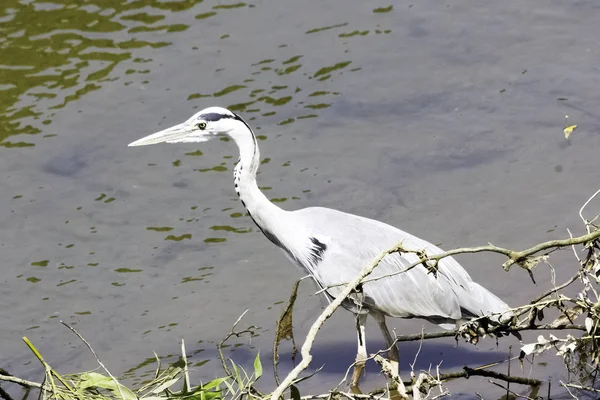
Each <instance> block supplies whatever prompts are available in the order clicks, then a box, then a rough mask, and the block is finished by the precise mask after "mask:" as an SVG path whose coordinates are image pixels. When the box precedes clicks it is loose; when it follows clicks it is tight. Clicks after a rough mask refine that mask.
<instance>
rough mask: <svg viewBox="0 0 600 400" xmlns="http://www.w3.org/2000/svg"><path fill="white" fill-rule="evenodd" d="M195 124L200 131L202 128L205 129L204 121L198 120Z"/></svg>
mask: <svg viewBox="0 0 600 400" xmlns="http://www.w3.org/2000/svg"><path fill="white" fill-rule="evenodd" d="M196 126H197V127H198V129H200V130H201V131H203V130H204V129H206V122H200V123H199V124H198V125H196Z"/></svg>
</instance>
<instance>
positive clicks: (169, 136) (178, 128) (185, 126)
mask: <svg viewBox="0 0 600 400" xmlns="http://www.w3.org/2000/svg"><path fill="white" fill-rule="evenodd" d="M239 124H243V125H245V123H244V121H242V119H241V118H240V117H238V116H237V115H235V114H234V113H232V112H231V111H229V110H228V109H226V108H222V107H209V108H205V109H204V110H202V111H200V112H198V113H196V114H194V115H193V116H192V117H191V118H190V119H188V120H187V121H185V122H183V123H181V124H179V125H175V126H172V127H170V128H167V129H163V130H162V131H160V132H156V133H153V134H152V135H149V136H146V137H143V138H141V139H138V140H136V141H135V142H132V143H129V146H145V145H148V144H156V143H163V142H164V143H182V142H187V143H189V142H205V141H207V140H209V139H211V138H213V137H215V136H219V135H227V134H228V133H229V132H231V131H232V130H233V129H235V128H236V127H239Z"/></svg>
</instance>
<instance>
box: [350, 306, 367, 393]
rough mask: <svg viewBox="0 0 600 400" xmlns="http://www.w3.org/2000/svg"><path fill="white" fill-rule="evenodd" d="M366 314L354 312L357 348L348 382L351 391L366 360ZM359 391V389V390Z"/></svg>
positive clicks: (356, 384) (355, 385)
mask: <svg viewBox="0 0 600 400" xmlns="http://www.w3.org/2000/svg"><path fill="white" fill-rule="evenodd" d="M367 315H368V314H366V313H365V314H356V333H357V336H358V350H357V351H356V362H355V363H354V371H353V372H352V382H351V384H350V386H351V388H352V390H353V391H355V390H356V389H358V381H359V379H360V376H361V375H362V373H363V371H364V370H365V363H366V362H367V343H366V341H365V326H366V324H367ZM359 392H360V390H359Z"/></svg>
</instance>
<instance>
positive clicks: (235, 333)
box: [217, 309, 256, 376]
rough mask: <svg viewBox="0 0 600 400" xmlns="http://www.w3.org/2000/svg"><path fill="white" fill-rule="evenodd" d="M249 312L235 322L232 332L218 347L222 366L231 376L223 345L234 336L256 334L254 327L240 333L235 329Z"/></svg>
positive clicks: (245, 312)
mask: <svg viewBox="0 0 600 400" xmlns="http://www.w3.org/2000/svg"><path fill="white" fill-rule="evenodd" d="M248 311H250V310H249V309H248V310H246V311H244V312H243V313H242V315H240V316H239V317H238V319H237V320H236V321H235V323H234V324H233V326H232V327H231V331H229V333H228V334H227V336H225V338H224V339H223V340H221V342H220V343H219V344H218V345H217V350H218V352H219V359H220V360H221V364H222V365H223V370H224V371H225V373H226V374H227V375H229V376H233V372H232V371H231V370H230V369H229V367H227V362H226V361H225V355H224V354H223V345H224V344H225V342H226V341H228V340H229V339H230V338H231V337H232V336H235V337H240V336H241V335H243V334H246V333H249V334H251V335H252V334H254V331H253V330H252V329H256V327H255V326H254V325H251V326H249V327H248V328H246V329H244V330H243V331H239V332H236V331H235V327H236V326H237V325H238V324H239V323H240V321H241V320H242V318H244V315H246V314H247V313H248Z"/></svg>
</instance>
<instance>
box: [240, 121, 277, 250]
mask: <svg viewBox="0 0 600 400" xmlns="http://www.w3.org/2000/svg"><path fill="white" fill-rule="evenodd" d="M237 125H238V126H237V127H236V128H235V129H233V130H231V131H230V132H229V136H230V137H231V138H232V139H233V140H234V141H235V143H236V144H237V146H238V148H239V150H240V159H239V162H238V163H237V165H236V166H235V169H234V172H233V181H234V186H235V191H236V193H237V195H238V197H239V198H240V200H241V201H242V205H243V206H244V207H245V208H246V210H248V213H249V214H250V216H251V217H252V219H253V220H254V222H255V223H256V224H257V225H258V227H259V228H260V229H261V230H262V231H263V233H264V234H265V236H267V238H268V239H269V240H271V241H272V242H274V243H275V244H277V245H281V243H280V241H279V240H278V239H277V237H279V236H280V232H278V231H279V230H280V229H281V222H282V221H281V220H280V218H281V216H282V214H284V213H285V211H284V210H282V209H281V208H279V207H277V206H276V205H275V204H273V203H271V202H270V201H269V199H267V197H266V196H265V195H264V194H263V193H262V192H261V191H260V189H259V188H258V185H257V184H256V172H257V170H258V166H259V164H260V151H259V150H258V144H257V143H256V137H255V136H254V133H253V132H252V130H250V128H249V127H248V126H247V125H246V124H245V123H243V122H242V121H238V124H237ZM277 221H279V223H277ZM278 242H279V243H278Z"/></svg>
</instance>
